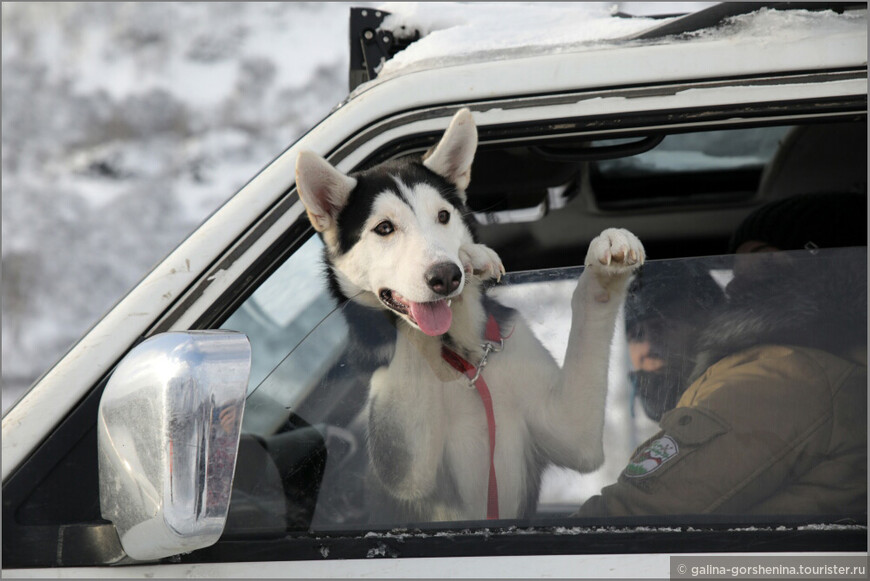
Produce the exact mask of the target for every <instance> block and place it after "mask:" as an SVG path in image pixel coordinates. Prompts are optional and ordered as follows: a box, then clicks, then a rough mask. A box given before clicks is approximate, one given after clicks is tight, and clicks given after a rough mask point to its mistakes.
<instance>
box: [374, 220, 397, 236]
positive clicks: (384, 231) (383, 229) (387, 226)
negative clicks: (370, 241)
mask: <svg viewBox="0 0 870 581" xmlns="http://www.w3.org/2000/svg"><path fill="white" fill-rule="evenodd" d="M395 230H396V228H395V227H394V226H393V223H392V222H390V221H389V220H384V221H383V222H381V223H380V224H378V225H377V226H375V227H374V231H375V234H377V235H378V236H389V235H390V234H392V233H393V232H395Z"/></svg>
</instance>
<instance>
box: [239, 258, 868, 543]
mask: <svg viewBox="0 0 870 581" xmlns="http://www.w3.org/2000/svg"><path fill="white" fill-rule="evenodd" d="M309 244H310V245H312V247H314V248H313V249H316V246H317V245H318V243H317V242H309ZM316 254H317V253H316V252H313V251H312V253H311V254H310V256H309V259H312V258H311V257H314V256H315V255H316ZM866 263H867V256H866V248H864V247H860V248H842V249H821V250H816V249H813V250H802V251H793V252H772V253H758V254H746V255H736V256H713V257H704V258H689V259H677V260H659V261H651V262H648V263H647V264H646V265H645V266H644V268H643V270H642V272H641V274H640V275H639V276H638V277H637V278H636V280H635V282H634V284H633V286H632V290H631V293H630V296H629V298H628V300H627V302H626V305H625V308H624V313H623V315H622V316H621V318H620V320H619V322H618V323H617V333H616V337H615V340H614V344H613V347H612V350H611V357H610V361H609V369H610V371H609V391H608V397H607V408H606V420H605V428H604V446H605V462H604V465H603V466H602V467H601V468H599V469H598V470H597V471H595V472H592V473H589V474H582V475H581V474H578V473H576V472H574V471H571V470H568V469H565V468H560V467H558V466H550V467H548V468H547V470H546V471H545V475H544V481H543V483H542V486H541V490H540V495H539V499H538V504H537V508H536V511H535V512H534V516H533V521H536V522H544V523H546V522H559V523H562V524H564V523H565V522H566V521H567V522H568V523H574V524H576V525H577V526H581V525H582V526H586V525H594V524H608V523H611V522H614V519H616V520H617V521H618V522H620V523H622V524H625V523H629V524H630V523H632V522H637V523H638V524H640V523H643V524H646V525H649V524H650V523H652V524H655V523H657V522H658V523H661V524H673V523H674V522H677V523H679V524H683V525H691V524H693V523H702V522H703V523H708V522H710V519H711V518H713V520H715V521H717V522H722V523H741V524H744V525H745V524H747V523H751V524H763V525H775V524H776V523H778V522H784V521H788V522H792V521H793V520H794V519H795V518H798V519H809V520H813V521H819V520H821V521H822V522H831V523H844V522H861V520H862V519H863V518H864V517H863V516H862V515H864V514H865V513H866V482H867V480H866V430H867V413H866V398H867V393H866V298H865V296H866ZM581 272H582V268H579V267H576V268H559V269H546V270H538V271H526V272H518V273H510V274H509V275H508V276H507V277H506V278H505V279H503V281H502V283H501V284H499V285H497V286H496V287H495V288H493V289H492V290H491V293H490V294H491V296H493V297H494V298H496V299H497V300H498V301H500V302H502V303H503V304H505V305H507V306H510V307H512V308H514V309H516V310H517V311H518V312H519V314H520V315H521V316H523V317H525V319H526V320H527V321H528V322H529V324H530V326H531V329H532V330H533V332H534V334H535V335H536V337H537V338H538V340H540V341H541V343H542V344H543V345H544V346H545V347H546V348H547V350H548V351H549V352H550V353H551V354H552V355H553V356H554V358H556V360H557V362H558V363H560V364H561V362H562V359H563V357H564V350H565V343H566V339H567V335H568V329H569V326H570V321H571V311H570V298H571V293H572V291H573V288H574V285H575V284H576V280H577V278H578V276H579V275H580V273H581ZM287 280H289V278H288V276H287V274H286V272H282V270H279V271H278V272H276V274H274V275H273V277H272V278H271V279H269V280H268V281H267V282H266V283H265V285H264V286H263V287H262V288H261V291H260V294H257V295H255V296H253V297H251V298H250V299H249V302H250V303H257V306H256V308H257V309H262V310H269V309H278V310H273V311H272V314H271V315H270V317H269V318H268V319H264V318H262V317H259V318H258V317H251V316H247V315H245V316H243V315H242V313H243V312H246V311H247V310H248V309H252V308H254V306H253V305H246V306H244V307H242V309H240V311H239V312H238V313H237V315H236V316H234V317H232V318H230V319H229V320H228V321H227V322H226V323H225V324H224V325H223V327H224V328H229V329H233V330H236V331H241V332H245V333H247V334H248V335H249V336H250V337H251V341H252V344H253V345H254V349H255V351H256V349H257V346H258V344H260V342H261V341H266V342H267V343H268V342H272V343H276V342H277V343H282V342H283V346H281V347H276V348H275V349H274V350H273V352H272V353H271V354H270V355H269V357H268V359H269V361H270V364H272V365H273V368H272V369H271V370H270V371H269V372H268V373H265V374H264V373H262V372H259V373H258V374H257V375H256V378H255V379H254V380H253V381H252V385H251V389H250V393H249V396H248V402H247V407H246V411H245V417H244V423H243V432H244V434H243V437H242V445H241V448H240V453H239V460H238V468H237V473H236V480H235V483H234V490H233V497H232V503H231V507H230V515H229V518H228V523H227V529H226V532H225V535H226V536H227V537H228V538H236V537H239V536H242V537H244V536H246V535H262V534H269V533H276V534H280V533H283V532H285V531H338V530H341V531H357V532H366V531H383V530H391V529H395V528H408V527H422V528H435V529H437V528H439V527H448V526H456V525H457V524H461V525H462V526H471V527H486V526H489V525H490V524H491V523H488V522H487V521H480V522H477V523H468V522H464V523H445V522H440V523H416V522H415V523H411V522H401V521H395V520H391V519H390V517H389V516H388V513H387V512H385V511H384V510H382V507H381V505H380V504H379V501H378V499H377V498H376V497H373V496H372V495H371V494H370V489H369V478H371V475H370V474H369V470H368V469H369V455H368V452H367V448H366V446H367V443H366V429H367V425H366V424H367V415H366V398H367V390H368V381H369V379H370V377H371V374H372V373H373V372H374V371H375V367H376V366H375V365H373V364H371V363H368V362H366V361H361V360H359V359H358V358H355V356H354V354H353V353H350V352H348V351H347V341H346V336H347V321H346V320H345V310H344V309H343V308H342V306H341V305H336V304H333V303H332V302H331V301H332V299H331V298H328V293H326V292H325V291H324V292H312V293H309V294H308V295H305V297H307V298H306V300H307V301H308V302H305V301H303V300H302V299H301V298H300V299H299V300H298V301H297V300H296V299H297V297H301V296H302V295H293V294H292V293H291V294H288V295H287V296H285V297H283V298H282V299H281V300H278V301H276V302H275V303H274V304H273V305H271V306H270V307H266V306H264V304H265V303H264V302H263V298H262V297H263V296H266V295H268V294H269V293H270V292H277V291H273V290H269V289H270V288H271V287H272V286H273V285H275V286H276V287H282V286H284V285H286V284H287ZM306 281H307V284H309V285H310V284H313V283H312V280H311V279H309V278H307V277H306ZM315 295H316V297H315V298H313V299H312V298H311V297H312V296H315ZM305 297H303V298H305ZM303 303H304V304H306V305H309V304H315V305H318V306H317V307H316V308H314V307H312V310H311V311H309V310H308V309H304V308H302V304H303ZM281 308H284V309H287V311H286V312H287V313H290V312H292V315H291V314H286V315H284V314H281V313H280V312H279V310H280V309H281ZM297 323H299V326H298V328H297ZM288 329H294V330H293V331H292V332H291V331H288ZM263 333H266V336H265V338H263V337H258V334H263ZM279 352H280V353H282V354H283V355H281V356H280V357H278V356H277V355H276V354H277V353H279ZM687 418H688V419H687ZM481 422H485V419H484V418H483V417H481ZM577 445H578V446H582V445H583V443H582V442H578V444H577ZM503 524H510V523H503Z"/></svg>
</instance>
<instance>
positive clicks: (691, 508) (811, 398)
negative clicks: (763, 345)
mask: <svg viewBox="0 0 870 581" xmlns="http://www.w3.org/2000/svg"><path fill="white" fill-rule="evenodd" d="M831 399H832V392H831V385H830V380H829V378H828V376H827V374H826V373H825V372H824V370H823V369H821V368H820V367H819V366H818V365H816V364H815V362H814V361H813V360H812V359H811V358H807V357H803V356H801V355H800V354H799V353H796V352H795V351H793V350H789V349H781V350H777V349H774V350H773V352H770V350H768V351H763V350H755V351H753V354H752V355H751V356H743V357H738V356H733V357H729V358H726V359H725V360H723V361H720V362H719V363H717V364H716V365H714V366H712V367H711V368H710V369H709V370H708V371H707V373H706V374H705V375H704V376H703V377H701V378H700V379H699V380H698V381H697V382H696V383H695V384H693V386H691V387H690V389H689V390H688V391H687V393H686V396H684V398H683V399H681V401H680V404H679V405H680V406H682V407H677V408H675V409H673V410H671V411H670V412H668V413H667V414H665V415H664V416H663V417H662V420H661V423H660V428H661V431H660V432H659V433H658V434H656V435H655V436H653V437H652V438H650V440H648V441H647V442H645V443H644V444H642V445H641V446H640V447H639V448H638V450H637V451H636V452H635V454H634V455H633V457H632V459H631V460H630V462H629V464H628V465H627V466H626V468H625V469H624V470H623V471H622V473H621V475H620V477H619V479H618V481H617V482H616V483H615V484H613V485H611V486H608V487H606V488H604V489H603V490H602V491H601V494H600V495H599V496H595V497H593V498H591V499H590V500H589V501H587V502H586V504H584V506H583V507H582V508H581V510H580V512H579V516H628V515H645V514H646V515H656V514H658V515H663V514H704V513H726V514H740V513H744V512H747V511H749V510H750V509H751V508H752V507H753V506H756V505H757V504H758V503H760V502H762V501H764V500H765V499H767V498H769V497H771V496H773V495H776V494H777V493H778V491H780V490H782V489H784V488H785V487H788V486H789V485H790V483H791V482H792V481H793V480H795V479H797V478H798V476H799V475H800V474H801V473H803V472H804V471H806V470H808V469H809V468H810V467H812V466H813V465H814V464H815V463H817V462H818V461H819V460H820V459H821V458H822V457H823V456H824V454H825V452H826V449H827V443H828V441H829V439H830V432H831V425H832V406H831Z"/></svg>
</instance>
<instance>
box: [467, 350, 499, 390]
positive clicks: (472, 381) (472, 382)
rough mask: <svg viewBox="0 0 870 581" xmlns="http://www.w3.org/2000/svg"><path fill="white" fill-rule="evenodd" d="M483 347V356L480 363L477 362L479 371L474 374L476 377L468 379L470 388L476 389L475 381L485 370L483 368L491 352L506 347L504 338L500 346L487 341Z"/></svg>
mask: <svg viewBox="0 0 870 581" xmlns="http://www.w3.org/2000/svg"><path fill="white" fill-rule="evenodd" d="M480 346H481V347H483V356H481V358H480V363H478V364H477V371H476V372H475V374H474V377H472V378H471V379H469V380H468V388H469V389H475V387H476V386H475V385H474V384H475V383H476V382H477V380H478V379H480V374H481V372H482V371H483V368H484V367H486V360H487V358H488V357H489V354H490V353H498V352H499V351H502V350H503V349H504V339H503V338H502V339H501V340H500V341H499V343H498V346H497V347H496V345H495V343H490V342H489V341H487V342H486V343H481V344H480Z"/></svg>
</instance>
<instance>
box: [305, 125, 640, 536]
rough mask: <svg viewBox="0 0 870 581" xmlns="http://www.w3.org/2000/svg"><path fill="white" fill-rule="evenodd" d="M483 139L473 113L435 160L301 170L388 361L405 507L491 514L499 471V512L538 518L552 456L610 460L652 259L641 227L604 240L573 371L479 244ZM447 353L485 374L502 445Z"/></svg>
mask: <svg viewBox="0 0 870 581" xmlns="http://www.w3.org/2000/svg"><path fill="white" fill-rule="evenodd" d="M476 148H477V129H476V128H475V125H474V121H473V119H472V116H471V113H470V112H469V111H468V110H467V109H462V110H460V111H458V112H457V113H456V115H455V116H454V118H453V120H452V121H451V123H450V126H449V127H448V128H447V130H446V132H445V133H444V135H443V137H442V138H441V140H440V142H439V143H438V144H437V145H436V146H435V147H434V148H433V149H431V150H429V151H428V152H427V153H426V154H425V155H424V156H423V158H422V159H419V158H418V159H415V160H407V159H406V160H400V161H393V162H388V163H385V164H381V165H379V166H376V167H374V168H371V169H368V170H365V171H362V172H358V173H354V174H351V175H345V174H343V173H341V172H340V171H338V170H337V169H335V168H334V167H332V166H331V165H330V164H329V163H328V162H326V161H325V160H324V159H323V158H321V157H319V156H318V155H316V154H314V153H311V152H301V153H300V154H299V157H298V160H297V164H296V183H297V189H298V192H299V196H300V198H301V200H302V202H303V204H304V205H305V207H306V210H307V212H308V218H309V219H310V221H311V224H312V225H313V226H314V228H315V229H316V230H317V231H318V232H319V233H320V235H321V237H322V239H323V241H324V244H325V260H326V264H327V276H328V277H329V283H330V286H331V288H332V291H333V292H334V293H335V295H336V296H337V297H338V298H339V299H340V300H342V301H347V302H346V303H345V304H346V306H347V307H348V308H347V310H346V311H345V312H346V313H347V314H348V319H349V325H350V328H351V340H352V341H353V340H354V338H355V337H356V338H357V340H358V341H360V342H364V343H365V344H366V347H367V348H368V352H369V357H370V358H372V360H373V361H376V364H377V365H380V366H379V367H378V368H377V370H376V371H374V373H373V375H372V377H371V381H370V385H369V395H368V448H369V457H370V460H371V469H372V470H373V472H374V475H375V476H376V479H375V480H376V481H377V482H379V485H380V486H382V487H383V488H384V489H385V490H386V492H387V493H388V496H389V498H390V499H392V501H393V502H394V504H395V506H397V507H399V512H398V513H397V514H401V515H404V517H405V518H408V519H410V520H412V521H431V520H471V519H481V518H485V517H487V514H488V513H487V509H488V506H489V504H490V503H491V501H492V496H493V493H491V492H489V485H490V484H491V481H492V478H490V471H491V467H492V468H494V472H495V475H496V476H495V478H497V493H496V497H497V505H498V518H517V517H523V516H528V515H529V514H531V513H533V511H534V509H535V506H536V502H537V495H538V489H539V486H540V481H541V474H542V471H543V469H544V467H546V465H547V464H548V463H550V462H552V463H555V464H557V465H560V466H565V467H568V468H572V469H575V470H579V471H581V472H587V471H591V470H594V469H595V468H597V467H598V466H600V465H601V463H602V462H603V459H604V451H603V446H602V431H603V425H604V404H605V397H606V392H607V370H608V358H609V354H610V344H611V340H612V338H613V333H614V329H615V324H616V317H617V312H618V311H619V308H620V305H621V304H622V303H623V300H624V298H625V295H626V289H627V287H628V284H629V282H630V279H631V276H632V272H633V271H634V270H635V269H636V268H637V267H638V266H639V265H641V264H642V263H643V260H644V250H643V246H642V245H641V243H640V241H639V240H638V239H637V238H636V237H635V236H634V235H633V234H631V233H630V232H628V231H626V230H621V229H608V230H605V231H604V232H602V234H601V235H600V236H598V237H596V238H595V239H594V240H593V241H592V243H591V244H590V247H589V250H588V254H587V255H586V260H585V265H586V268H585V270H584V272H583V275H582V276H581V277H580V279H579V281H578V283H577V287H576V290H575V291H574V294H573V297H572V311H573V316H572V323H571V331H570V335H569V340H568V346H567V354H566V357H565V364H564V366H563V368H562V369H560V368H559V367H558V365H557V364H556V362H555V360H554V359H553V357H552V356H551V355H550V354H549V353H548V352H547V350H546V349H545V348H544V346H543V345H542V344H541V343H540V341H538V340H537V339H536V338H535V336H534V335H533V333H532V332H531V330H530V328H529V326H528V324H527V323H526V322H524V321H523V319H522V318H521V317H520V316H519V315H518V314H517V313H516V312H515V311H513V310H511V309H509V308H507V307H505V306H503V305H500V304H499V303H497V302H496V301H495V300H494V299H492V298H490V297H487V296H486V294H485V286H486V284H490V281H491V280H493V279H494V280H495V281H498V280H500V278H501V276H502V275H503V274H504V272H505V271H504V267H503V266H502V261H501V259H500V258H499V256H498V255H497V254H496V253H495V252H494V251H493V250H491V249H490V248H488V247H487V246H485V245H483V244H479V243H477V242H476V241H475V237H474V234H473V233H472V224H471V222H470V219H469V211H468V209H467V208H466V206H465V203H466V197H465V189H466V188H467V187H468V184H469V181H470V179H471V165H472V161H473V159H474V153H475V150H476ZM351 313H353V316H351ZM384 313H386V315H387V317H388V318H389V319H390V320H391V325H390V326H389V327H388V329H389V330H388V331H387V332H386V333H382V334H381V335H380V336H373V335H372V334H371V333H368V334H367V330H366V328H365V327H366V325H367V323H366V322H365V317H369V318H368V321H369V322H371V323H373V324H374V323H375V322H376V321H374V319H373V318H372V317H373V316H374V317H376V318H380V319H384V318H385V317H384ZM360 318H363V322H362V323H360V321H359V319H360ZM490 319H494V320H495V322H496V323H497V327H498V335H499V336H500V337H507V338H506V339H504V341H503V343H500V344H499V345H497V347H501V348H502V349H501V351H498V352H491V351H492V349H491V348H485V344H486V341H484V336H485V329H486V328H487V325H488V321H489V320H490ZM445 349H446V350H448V351H449V352H452V353H455V354H456V355H458V356H459V358H461V359H463V360H464V361H466V362H470V364H471V366H473V368H475V369H473V370H472V371H476V370H479V371H482V373H481V374H480V375H481V376H482V377H483V378H484V379H485V382H486V384H487V385H488V386H489V388H490V390H491V391H490V393H491V401H492V407H491V410H492V415H493V417H494V424H495V440H494V446H492V447H491V445H490V436H489V424H488V422H487V413H488V411H487V410H486V409H485V404H484V403H483V401H484V400H483V398H482V396H481V395H479V394H478V392H477V391H476V390H475V389H474V388H473V386H472V388H471V389H469V387H470V380H469V377H471V375H472V373H469V374H468V375H467V376H466V375H463V374H462V373H460V372H459V371H457V369H456V368H455V367H454V366H452V365H451V364H449V362H448V361H447V360H446V358H445V356H444V355H443V353H444V350H445ZM485 354H486V355H487V356H488V359H487V361H486V362H485V365H486V367H485V370H484V369H483V368H482V367H481V365H480V362H481V360H482V359H483V358H484V355H485ZM490 518H492V517H491V516H490Z"/></svg>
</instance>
